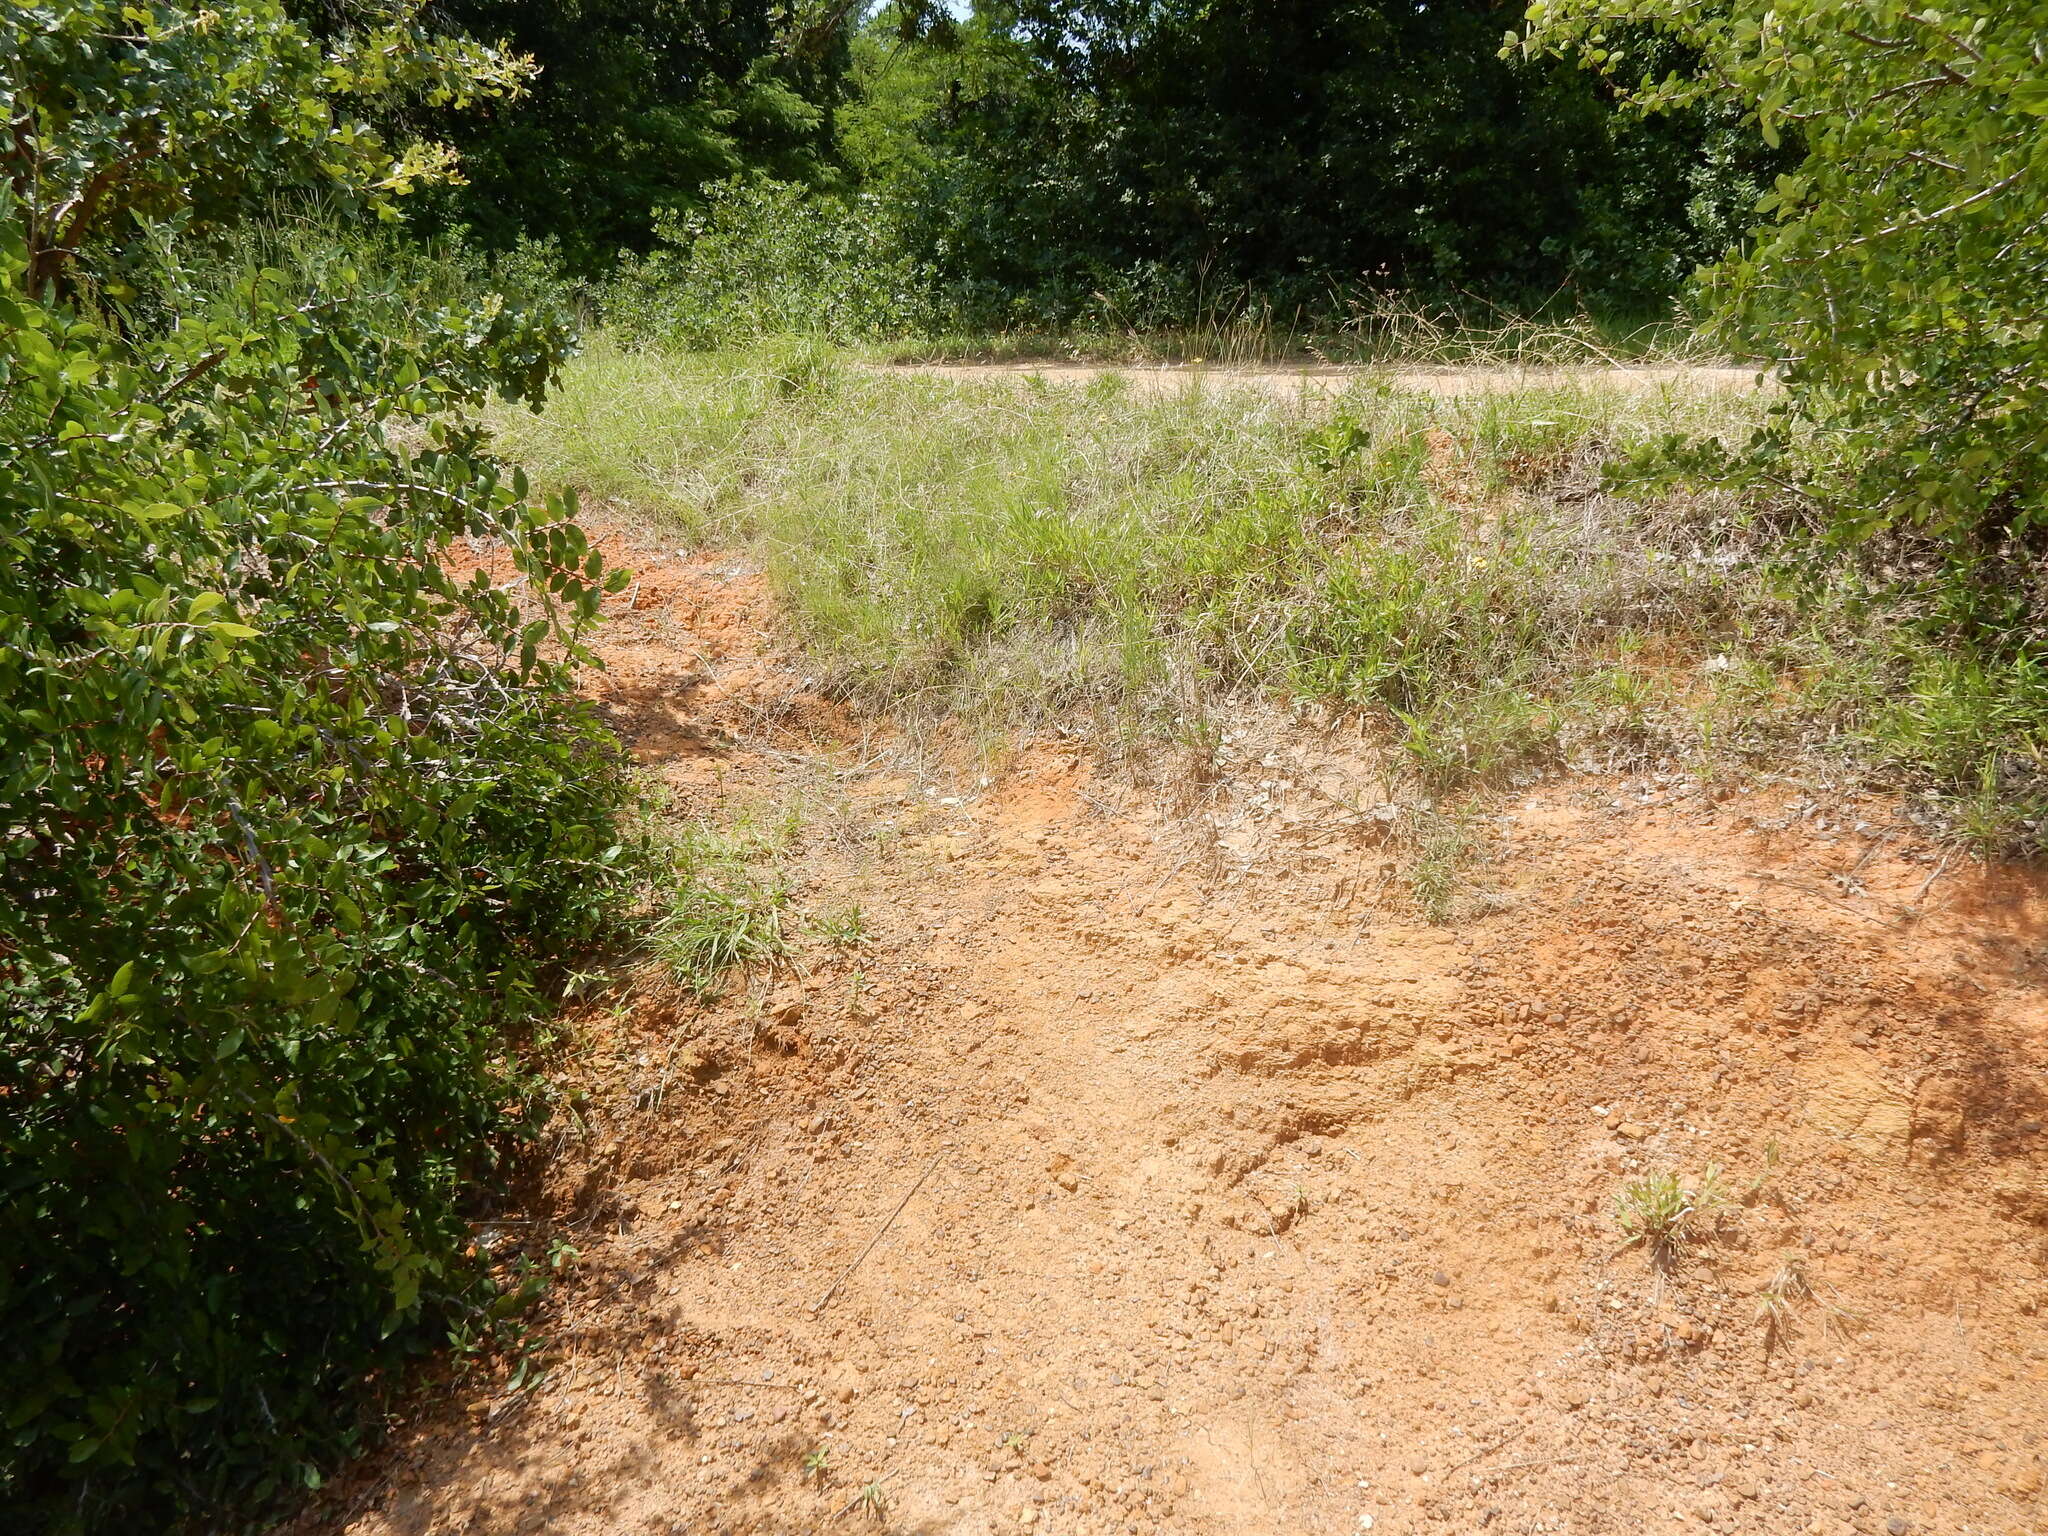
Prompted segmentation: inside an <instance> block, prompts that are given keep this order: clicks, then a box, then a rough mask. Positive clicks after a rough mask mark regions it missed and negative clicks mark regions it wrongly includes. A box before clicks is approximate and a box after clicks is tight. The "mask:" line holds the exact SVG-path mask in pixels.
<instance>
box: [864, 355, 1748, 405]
mask: <svg viewBox="0 0 2048 1536" xmlns="http://www.w3.org/2000/svg"><path fill="white" fill-rule="evenodd" d="M887 371H889V372H891V373H898V374H902V373H911V374H928V375H930V376H931V377H933V378H942V379H969V380H979V381H986V380H991V379H994V380H1001V379H1010V380H1014V381H1017V382H1022V381H1024V380H1026V379H1036V380H1041V381H1043V382H1044V383H1047V384H1058V385H1077V384H1089V383H1093V382H1094V381H1095V380H1096V379H1099V378H1102V377H1103V376H1105V375H1108V374H1114V375H1116V376H1117V377H1119V378H1121V379H1123V380H1124V381H1125V382H1126V384H1127V385H1128V386H1129V387H1130V388H1132V389H1136V390H1140V391H1143V392H1145V393H1148V394H1161V395H1171V394H1178V393H1180V392H1181V391H1182V390H1187V389H1253V390H1263V391H1265V392H1266V393H1268V394H1273V395H1278V396H1280V397H1282V398H1293V397H1296V396H1309V395H1316V394H1337V393H1341V392H1342V391H1343V390H1345V389H1348V388H1351V387H1352V386H1353V385H1355V384H1357V383H1359V382H1360V381H1367V380H1370V381H1377V382H1379V383H1383V384H1385V385H1386V386H1387V387H1388V388H1390V389H1397V390H1402V391H1405V392H1408V393H1411V394H1425V395H1442V396H1446V397H1454V396H1462V395H1493V394H1511V393H1514V392H1517V391H1520V390H1527V389H1533V388H1544V387H1562V388H1578V389H1609V390H1626V391H1629V392H1633V393H1644V392H1648V393H1654V392H1656V391H1658V390H1667V389H1678V388H1683V389H1688V390H1709V391H1742V390H1752V389H1755V388H1757V387H1758V382H1759V377H1760V376H1759V374H1758V371H1757V370H1756V369H1755V368H1728V367H1706V366H1698V365H1686V366H1683V367H1650V366H1644V367H1631V368H1621V367H1616V368H1499V367H1485V368H1456V367H1445V368H1394V369H1374V368H1357V367H1334V366H1332V367H1313V368H1228V367H1211V366H1205V365H1202V364H1192V365H1186V364H1183V365H1164V364H1152V365H1145V364H1133V365H1131V366H1129V367H1111V366H1107V365H1097V364H1084V363H905V364H898V365H894V366H892V367H890V368H889V369H888V370H887Z"/></svg>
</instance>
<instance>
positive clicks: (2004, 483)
mask: <svg viewBox="0 0 2048 1536" xmlns="http://www.w3.org/2000/svg"><path fill="white" fill-rule="evenodd" d="M1643 27H1648V28H1651V29H1654V30H1655V31H1656V32H1657V33H1659V34H1661V35H1663V36H1664V37H1667V38H1675V39H1676V40H1677V41H1679V42H1680V43H1682V44H1683V45H1684V46H1685V47H1686V48H1687V49H1688V50H1690V52H1691V54H1692V55H1693V56H1694V57H1696V58H1697V60H1698V61H1699V68H1698V70H1697V72H1696V73H1693V74H1689V75H1680V74H1677V73H1669V74H1664V75H1662V77H1661V78H1659V77H1657V76H1655V75H1645V76H1643V77H1642V78H1641V80H1640V83H1639V84H1638V85H1637V86H1636V87H1635V89H1634V91H1633V92H1632V99H1633V100H1634V102H1635V103H1636V104H1637V105H1638V106H1640V107H1642V108H1645V109H1662V108H1669V107H1675V106H1686V105H1690V104H1692V103H1695V102H1698V101H1701V100H1703V99H1708V98H1714V97H1721V98H1726V99H1731V100H1733V101H1734V102H1736V103H1738V104H1739V105H1740V106H1741V107H1743V108H1744V109H1746V110H1747V111H1748V112H1749V113H1751V114H1752V115H1753V117H1754V119H1755V121H1756V123H1757V125H1758V128H1759V130H1760V131H1761V133H1762V134H1763V136H1764V137H1765V138H1766V140H1768V141H1769V142H1770V143H1773V144H1775V143H1777V142H1779V139H1780V137H1781V136H1785V135H1789V136H1791V137H1792V138H1793V139H1794V140H1795V141H1796V142H1797V144H1798V145H1800V146H1802V147H1803V150H1804V156H1803V159H1802V160H1801V161H1800V163H1799V164H1798V165H1797V166H1796V167H1795V168H1794V169H1792V170H1791V171H1789V172H1788V173H1787V174H1784V175H1780V176H1779V177H1778V178H1777V183H1776V186H1775V188H1774V189H1773V190H1772V191H1771V192H1770V193H1769V194H1768V195H1767V196H1766V197H1765V198H1764V199H1763V201H1762V203H1761V205H1760V208H1759V212H1761V213H1763V214H1764V215H1766V216H1767V217H1768V220H1769V222H1768V223H1767V224H1766V225H1765V226H1764V227H1763V228H1761V229H1758V230H1757V231H1755V233H1754V234H1753V236H1752V237H1751V239H1750V242H1749V243H1748V245H1747V247H1746V248H1745V249H1743V250H1741V251H1739V252H1738V253H1737V254H1735V255H1734V256H1732V257H1730V258H1729V259H1728V260H1727V261H1725V262H1723V263H1722V264H1720V265H1719V266H1718V267H1715V268H1713V269H1712V270H1710V271H1709V272H1708V273H1707V274H1706V283H1705V287H1706V296H1707V297H1708V299H1709V300H1710V301H1711V303H1712V305H1713V308H1714V311H1715V314H1716V316H1717V326H1718V330H1719V333H1720V335H1721V336H1722V337H1723V338H1724V339H1725V340H1726V341H1727V342H1728V343H1729V344H1730V345H1732V346H1733V347H1734V348H1735V349H1736V350H1737V351H1738V352H1739V353H1741V354H1743V355H1746V356H1754V357H1756V358H1758V359H1759V360H1761V361H1763V362H1766V363H1769V364H1772V365H1775V366H1776V367H1778V368H1780V369H1782V370H1783V373H1784V379H1785V383H1786V386H1787V396H1786V399H1785V402H1784V405H1783V408H1782V409H1781V410H1780V411H1779V413H1778V416H1777V420H1776V421H1775V422H1774V423H1773V424H1772V425H1771V426H1769V427H1768V428H1767V429H1766V430H1765V431H1764V432H1763V433H1762V434H1761V435H1760V436H1759V437H1758V439H1757V440H1756V441H1755V442H1754V443H1753V444H1752V445H1751V449H1750V453H1749V456H1748V459H1747V468H1748V469H1749V470H1750V472H1752V473H1753V474H1755V475H1758V476H1762V477H1764V478H1766V479H1771V480H1776V481H1779V482H1781V483H1785V484H1789V485H1792V486H1794V487H1796V488H1797V489H1799V490H1801V491H1804V492H1807V493H1809V494H1811V495H1813V496H1815V497H1817V498H1819V499H1820V500H1821V501H1822V502H1823V503H1824V504H1825V505H1826V506H1827V507H1828V508H1829V509H1830V511H1831V514H1832V526H1833V531H1834V532H1835V534H1836V535H1837V536H1838V537H1840V538H1844V539H1858V538H1862V537H1865V536H1867V535H1868V534H1870V533H1871V532H1872V531H1874V530H1877V529H1880V528H1885V527H1893V526H1904V527H1911V528H1915V529H1920V530H1925V531H1927V532H1930V533H1932V534H1934V535H1936V536H1938V537H1939V538H1941V539H1943V540H1945V541H1969V542H1975V541H1979V540H1983V539H1986V538H1989V539H1992V540H1994V541H1995V540H1997V539H1999V538H2003V537H2005V536H2008V535H2010V534H2014V533H2022V532H2025V531H2026V530H2029V529H2032V528H2034V527H2036V526H2037V525H2039V524H2040V523H2041V522H2042V521H2043V519H2044V517H2048V331H2044V330H2043V328H2042V325H2041V321H2040V296H2041V293H2042V291H2043V288H2044V285H2048V233H2044V228H2048V131H2044V121H2043V120H2044V118H2048V63H2044V60H2043V57H2042V52H2041V39H2042V37H2043V36H2044V35H2048V4H2043V3H2041V0H2024V3H2016V4H2015V3H2006V0H2000V3H1997V4H1993V3H1990V0H1962V3H1960V4H1958V5H1955V6H1951V7H1948V8H1945V9H1942V10H1928V9H1916V8H1914V7H1913V6H1910V5H1907V4H1905V3H1903V0H1876V3H1870V0H1791V3H1789V4H1787V3H1774V4H1771V5H1769V6H1768V7H1766V6H1764V5H1762V4H1761V3H1753V0H1738V3H1736V4H1734V5H1731V6H1725V7H1722V6H1714V7H1709V6H1698V5H1690V4H1681V3H1678V0H1538V3H1536V4H1534V5H1532V6H1531V7H1530V9H1529V30H1528V46H1530V47H1532V48H1539V49H1540V48H1553V49H1554V48H1571V49H1576V50H1577V51H1578V52H1579V53H1580V55H1581V56H1582V57H1583V58H1584V59H1585V60H1586V61H1587V62H1588V63H1589V64H1591V65H1593V66H1595V67H1597V68H1600V69H1602V70H1604V71H1606V72H1607V73H1608V74H1610V75H1614V76H1617V77H1621V76H1626V75H1628V74H1630V73H1631V72H1633V71H1636V70H1637V69H1638V68H1639V67H1640V56H1639V53H1638V52H1637V51H1636V50H1635V49H1633V48H1631V47H1630V46H1629V45H1628V42H1627V39H1628V38H1629V36H1630V35H1631V34H1632V32H1633V31H1634V30H1637V29H1641V28H1643ZM1510 41H1511V42H1512V41H1513V39H1512V38H1511V39H1510Z"/></svg>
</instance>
